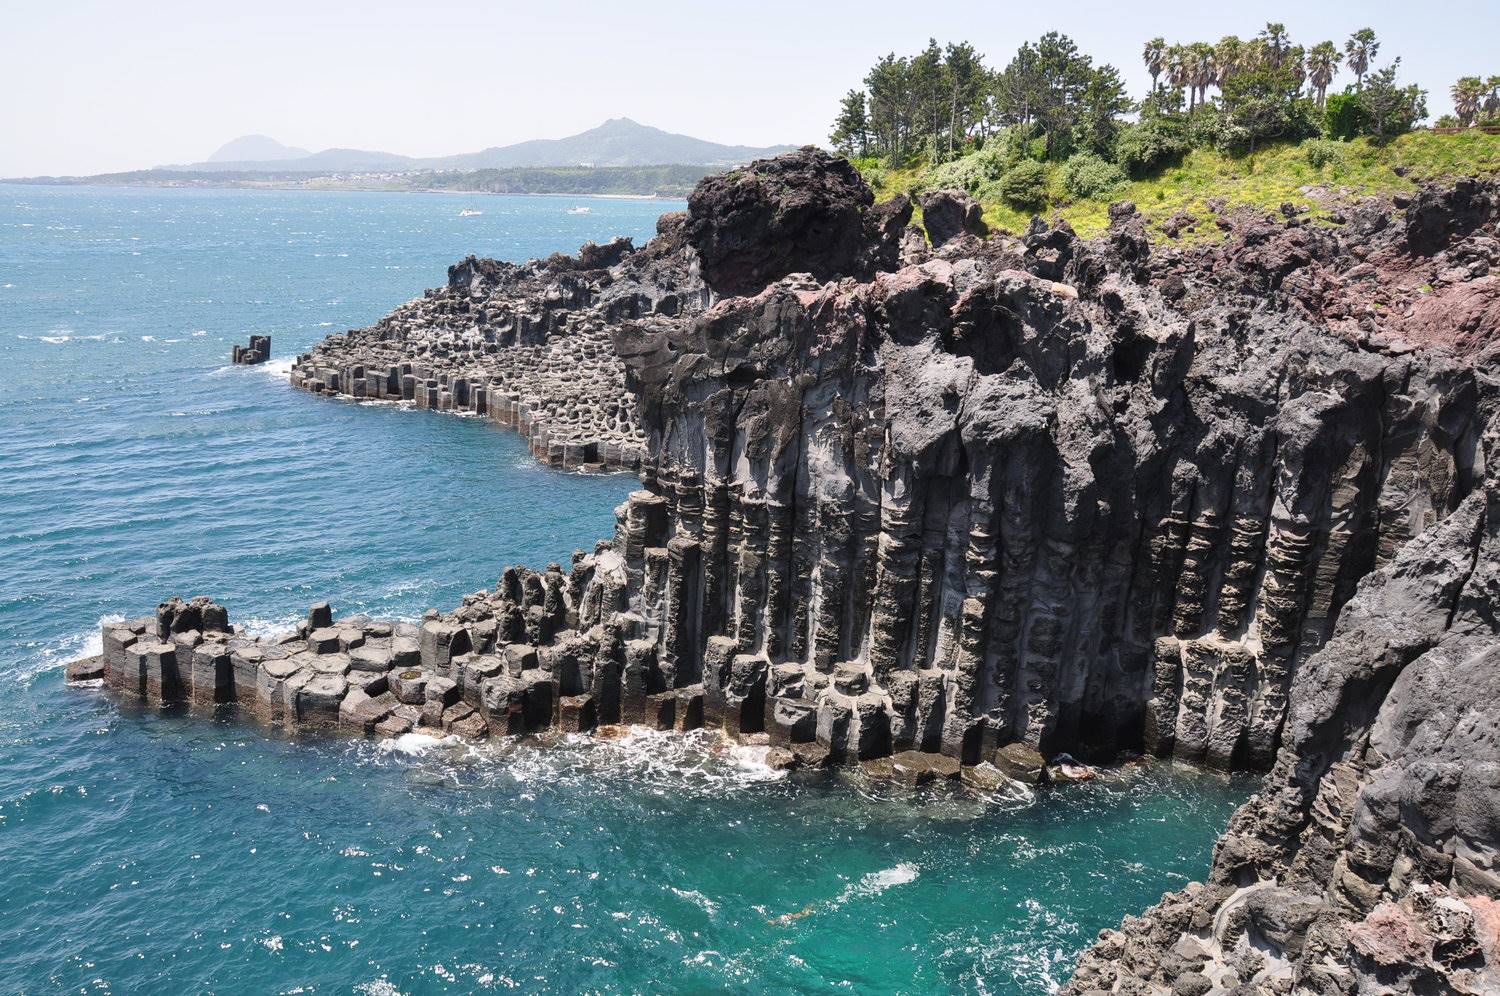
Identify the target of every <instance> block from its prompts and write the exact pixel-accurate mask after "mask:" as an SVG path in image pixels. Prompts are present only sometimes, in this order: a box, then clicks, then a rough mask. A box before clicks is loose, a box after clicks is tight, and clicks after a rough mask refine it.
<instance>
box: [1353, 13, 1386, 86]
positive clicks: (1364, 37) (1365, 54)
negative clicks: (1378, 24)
mask: <svg viewBox="0 0 1500 996" xmlns="http://www.w3.org/2000/svg"><path fill="white" fill-rule="evenodd" d="M1379 52H1380V42H1378V41H1376V40H1375V32H1374V31H1372V30H1370V29H1369V28H1360V29H1359V30H1358V31H1356V32H1354V34H1352V35H1350V36H1349V40H1348V41H1346V42H1344V61H1345V62H1346V63H1348V65H1349V69H1350V70H1351V71H1352V72H1353V73H1354V89H1356V90H1363V89H1364V88H1365V73H1366V72H1368V71H1369V69H1370V63H1371V62H1373V61H1374V60H1375V56H1376V54H1377V53H1379Z"/></svg>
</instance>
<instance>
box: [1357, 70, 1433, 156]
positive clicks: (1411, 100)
mask: <svg viewBox="0 0 1500 996" xmlns="http://www.w3.org/2000/svg"><path fill="white" fill-rule="evenodd" d="M1400 68H1401V60H1400V59H1397V60H1395V61H1394V62H1392V63H1391V64H1390V65H1389V66H1387V67H1385V68H1384V69H1382V70H1380V71H1379V72H1376V73H1371V74H1370V79H1369V85H1368V86H1366V87H1365V88H1364V89H1363V90H1361V91H1360V92H1359V105H1360V108H1361V109H1362V110H1363V111H1364V112H1365V114H1366V115H1367V116H1368V118H1369V125H1368V130H1369V133H1370V134H1371V135H1372V136H1374V137H1375V138H1376V139H1378V140H1381V141H1384V140H1386V139H1389V138H1394V137H1395V136H1397V135H1400V134H1403V133H1405V132H1408V131H1411V129H1412V127H1413V126H1414V125H1415V124H1416V123H1417V122H1418V121H1420V120H1422V119H1423V118H1425V117H1426V116H1427V93H1426V91H1424V90H1422V89H1420V88H1419V87H1417V86H1416V85H1415V84H1413V85H1411V86H1401V85H1399V84H1398V83H1397V82H1396V73H1397V72H1398V71H1399V69H1400Z"/></svg>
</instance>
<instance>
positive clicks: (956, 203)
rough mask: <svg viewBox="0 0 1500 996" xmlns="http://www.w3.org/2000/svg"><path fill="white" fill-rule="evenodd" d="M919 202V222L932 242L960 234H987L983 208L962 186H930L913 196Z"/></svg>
mask: <svg viewBox="0 0 1500 996" xmlns="http://www.w3.org/2000/svg"><path fill="white" fill-rule="evenodd" d="M917 202H918V203H919V204H920V205H921V206H922V225H923V227H925V228H926V229H927V237H928V238H929V239H931V240H932V244H933V245H934V246H941V245H945V244H947V243H948V242H951V241H952V240H954V239H956V238H958V237H959V236H961V235H977V236H980V237H983V236H985V235H987V234H989V229H988V228H986V227H985V224H984V209H983V208H982V207H980V206H979V202H978V201H976V200H975V199H974V198H973V197H971V196H970V195H969V194H968V193H967V192H966V191H962V190H930V191H928V192H927V193H924V194H923V195H922V196H921V197H919V198H918V199H917Z"/></svg>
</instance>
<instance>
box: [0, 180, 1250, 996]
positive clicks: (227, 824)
mask: <svg viewBox="0 0 1500 996" xmlns="http://www.w3.org/2000/svg"><path fill="white" fill-rule="evenodd" d="M574 207H587V208H588V211H587V212H586V213H582V212H580V213H570V212H569V209H570V208H574ZM677 207H680V205H678V204H670V203H669V204H663V203H662V202H640V201H621V200H602V199H594V200H591V199H567V198H543V197H538V198H520V197H515V198H512V197H480V196H466V195H439V194H433V195H417V194H359V193H342V192H339V193H333V192H326V193H325V192H277V191H204V190H130V189H113V188H87V187H32V186H18V185H0V680H3V683H4V694H3V695H0V992H7V993H8V992H24V993H51V992H81V993H91V992H112V993H152V994H155V993H186V992H216V993H367V994H391V993H398V992H399V993H411V994H416V993H461V992H488V991H507V992H508V991H517V992H549V993H577V992H623V993H634V992H719V991H728V992H747V993H748V992H835V991H837V992H851V991H852V992H912V993H919V992H920V993H928V992H949V991H953V992H983V993H1045V992H1048V991H1049V990H1050V989H1051V988H1054V987H1055V986H1056V984H1058V983H1059V982H1060V981H1061V980H1062V979H1064V978H1066V975H1067V971H1068V966H1069V965H1070V964H1071V961H1072V959H1073V958H1074V957H1075V956H1076V954H1077V952H1078V951H1079V950H1080V949H1081V948H1082V947H1083V946H1084V945H1086V944H1087V943H1088V942H1089V941H1090V940H1091V939H1092V938H1093V936H1094V935H1095V934H1096V932H1097V931H1098V930H1100V929H1101V928H1103V927H1106V926H1111V925H1113V924H1115V923H1117V922H1118V920H1119V919H1120V917H1121V916H1122V915H1124V914H1127V913H1131V912H1135V911H1138V910H1139V909H1141V908H1143V907H1145V906H1147V905H1149V904H1150V903H1151V902H1153V901H1155V899H1156V898H1157V897H1158V895H1159V894H1160V893H1161V892H1162V891H1163V890H1165V889H1169V888H1177V887H1180V886H1181V885H1183V884H1185V883H1186V882H1187V881H1188V880H1189V879H1192V878H1196V877H1201V876H1202V874H1203V873H1204V872H1205V871H1206V869H1207V866H1208V860H1209V852H1210V848H1211V846H1212V842H1213V837H1214V835H1215V833H1217V831H1218V830H1219V829H1220V828H1222V826H1223V824H1224V822H1225V821H1226V819H1227V817H1228V815H1229V812H1230V811H1231V809H1232V808H1233V806H1234V805H1235V804H1236V803H1237V802H1239V801H1240V800H1242V799H1243V798H1244V797H1245V796H1246V794H1247V793H1248V791H1249V783H1247V782H1240V781H1235V782H1225V781H1222V780H1219V779H1216V778H1214V777H1211V776H1207V775H1202V774H1195V773H1191V772H1185V771H1172V770H1169V769H1165V768H1142V769H1128V770H1125V771H1122V772H1120V773H1117V774H1113V775H1110V776H1108V777H1106V778H1102V779H1100V780H1098V781H1095V782H1093V783H1090V784H1088V785H1084V786H1078V787H1073V788H1068V789H1059V790H1054V791H1044V792H1039V793H1036V794H1029V793H1025V792H1021V791H1017V792H1014V793H1008V794H1006V795H1004V796H1002V797H997V798H993V799H977V798H974V797H972V796H965V795H962V794H958V793H952V792H947V791H942V790H924V791H922V792H920V793H916V794H911V793H906V792H903V791H897V790H894V789H891V788H887V787H879V786H874V785H870V784H868V783H865V782H863V781H862V780H860V779H858V778H853V777H850V776H844V775H820V776H816V777H808V778H793V779H786V778H777V777H776V776H774V775H773V774H772V773H771V772H769V771H767V770H766V769H764V768H762V767H760V766H758V765H756V764H754V763H753V762H752V761H751V760H750V759H749V758H747V757H745V756H742V755H740V754H737V753H735V752H728V753H724V752H720V751H716V750H714V749H712V748H711V747H710V745H708V744H706V743H705V742H704V741H703V740H701V739H700V738H698V737H688V738H686V739H684V738H673V737H667V736H661V735H642V736H638V737H634V738H632V739H630V740H628V741H625V742H623V743H614V744H592V743H588V742H583V743H577V744H571V745H568V746H565V747H562V748H559V749H555V750H551V751H545V752H543V751H538V750H535V749H530V748H517V747H505V746H504V745H497V746H493V747H487V748H485V749H483V750H467V749H460V748H454V747H444V746H433V747H428V748H427V749H425V750H421V749H416V750H413V751H409V752H403V751H396V750H382V749H381V748H379V747H377V746H376V745H373V744H367V743H349V742H330V741H320V742H307V741H295V740H292V741H289V740H281V739H275V738H273V737H269V736H266V735H264V734H263V733H262V732H260V731H258V730H257V729H255V728H252V727H243V726H240V725H236V724H234V723H230V722H211V721H204V720H201V719H192V718H188V717H184V716H178V715H162V714H157V713H143V712H140V711H138V710H131V709H122V708H120V707H119V706H117V705H116V704H115V703H113V702H111V701H110V700H108V699H107V698H105V697H104V696H103V695H102V694H101V693H99V692H97V691H91V690H80V689H70V688H67V687H65V686H64V684H63V680H62V665H63V663H64V662H65V661H66V660H68V659H71V658H72V657H75V656H81V655H83V654H85V653H88V652H91V649H90V648H91V647H93V646H97V636H96V634H97V631H98V625H99V622H100V620H101V618H104V617H108V616H111V615H114V614H121V613H123V614H126V615H139V614H141V613H143V612H146V611H149V610H150V609H151V608H152V607H153V606H154V605H155V604H156V602H158V601H159V600H161V599H162V598H164V597H166V596H168V595H172V594H182V595H192V594H200V593H201V594H209V595H213V596H215V597H217V598H219V599H220V600H222V601H223V602H224V603H225V604H226V605H228V607H229V609H230V613H231V618H232V619H233V620H234V621H236V622H242V623H249V624H250V625H252V626H255V627H260V628H266V629H273V628H276V627H278V626H279V625H281V624H283V623H286V622H288V621H290V620H293V619H295V618H297V617H298V616H300V615H301V614H302V613H303V612H304V611H305V609H306V606H307V605H308V604H309V603H310V602H313V601H318V600H322V599H324V598H327V599H329V600H330V601H332V602H333V604H334V607H335V610H336V611H342V612H353V611H365V612H369V613H371V614H378V615H390V616H401V617H415V616H418V615H420V614H421V612H422V611H423V610H424V609H425V608H427V607H429V606H433V605H439V606H449V605H452V604H454V603H456V602H457V600H458V599H459V598H460V596H461V595H462V594H464V593H465V592H468V591H472V590H475V589H477V588H480V587H486V586H488V585H492V584H493V583H494V581H495V578H496V576H497V575H498V573H499V572H500V570H501V569H502V568H503V567H504V566H505V565H506V564H509V563H517V562H519V563H527V564H531V565H534V566H543V565H545V564H546V563H547V562H548V561H552V560H558V561H566V559H567V557H568V555H569V554H570V553H571V552H572V551H573V550H574V549H575V548H578V547H589V546H592V544H593V542H594V540H595V539H596V538H597V537H601V536H605V535H608V534H609V532H610V530H611V528H612V524H613V509H614V507H615V505H616V504H618V503H619V502H620V501H621V500H622V499H623V498H624V496H625V495H626V493H627V492H628V491H629V490H630V488H631V485H632V483H633V482H632V481H631V480H630V479H628V478H624V477H618V476H616V477H581V476H576V475H568V474H562V473H558V472H554V471H550V470H546V469H543V468H540V467H537V466H536V465H534V464H533V463H531V462H530V460H529V458H528V457H527V453H526V449H525V447H524V446H523V445H522V443H521V441H520V440H519V439H518V438H517V437H515V436H513V435H511V434H509V433H507V432H505V431H503V430H500V429H498V428H496V427H493V426H491V425H488V424H486V423H484V422H481V421H477V420H473V419H462V418H456V417H453V416H445V415H438V414H435V413H426V412H414V411H405V410H400V409H397V408H392V407H389V406H377V405H354V404H350V403H344V402H332V401H325V400H320V399H317V398H313V397H311V396H309V395H305V394H302V393H301V392H296V391H293V390H292V389H291V388H290V386H289V385H288V384H287V383H286V380H285V369H286V365H287V364H286V361H287V360H289V359H290V357H292V356H293V355H294V354H295V353H297V352H299V351H303V350H305V349H307V348H308V347H309V346H311V345H312V344H313V343H314V342H316V341H317V340H318V339H319V338H321V337H322V336H323V335H326V334H328V333H329V332H331V331H338V330H340V329H343V328H346V327H348V326H351V325H362V324H367V323H369V322H370V321H373V320H374V319H376V318H378V317H379V316H380V315H381V314H383V313H385V312H386V311H387V310H389V309H390V308H391V307H393V306H394V305H396V304H398V303H400V302H401V301H403V300H406V299H408V298H411V297H413V296H416V295H417V294H419V293H420V292H421V291H422V289H423V288H425V287H428V286H432V285H435V284H438V283H441V282H442V281H443V280H444V278H445V269H446V267H447V265H448V264H450V263H452V262H455V261H456V260H458V259H460V258H461V257H463V256H464V255H466V254H468V253H470V252H474V253H479V254H481V255H491V256H497V257H501V258H507V259H514V260H521V259H525V258H527V257H531V256H540V255H545V254H547V253H551V252H553V251H557V250H572V249H575V248H576V247H577V245H578V244H579V243H580V242H582V241H584V240H585V239H590V238H592V239H596V240H602V239H605V238H608V237H610V236H612V235H615V234H628V235H633V236H635V237H637V240H638V241H640V240H644V238H646V237H647V236H648V235H649V234H650V233H651V232H652V230H653V228H654V222H655V218H656V215H657V214H658V213H659V212H661V211H663V210H671V209H675V208H677ZM464 208H472V209H476V210H479V211H481V212H482V214H480V215H478V216H473V217H463V218H461V217H459V212H460V211H461V210H462V209H464ZM266 332H269V333H270V334H271V335H272V336H273V348H274V355H275V356H276V357H277V358H278V359H279V360H280V361H281V362H278V363H273V364H272V365H270V366H269V367H264V368H232V367H229V366H228V365H227V357H228V355H229V348H230V344H231V343H233V342H244V341H245V340H246V338H247V337H248V336H249V335H250V334H251V333H266Z"/></svg>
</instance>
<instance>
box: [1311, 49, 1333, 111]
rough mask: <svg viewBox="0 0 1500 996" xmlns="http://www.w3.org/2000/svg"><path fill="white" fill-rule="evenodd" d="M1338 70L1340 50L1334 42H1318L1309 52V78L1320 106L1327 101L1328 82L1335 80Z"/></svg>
mask: <svg viewBox="0 0 1500 996" xmlns="http://www.w3.org/2000/svg"><path fill="white" fill-rule="evenodd" d="M1338 71H1339V50H1338V49H1337V48H1335V47H1334V45H1333V42H1331V41H1321V42H1318V43H1317V44H1316V45H1314V46H1313V47H1312V50H1311V51H1309V52H1308V53H1307V78H1308V79H1309V80H1310V81H1311V82H1312V85H1313V89H1314V90H1316V91H1317V95H1318V106H1319V107H1322V106H1323V105H1324V103H1325V102H1326V101H1327V99H1328V84H1330V83H1332V82H1333V78H1334V76H1336V75H1337V74H1338Z"/></svg>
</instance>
